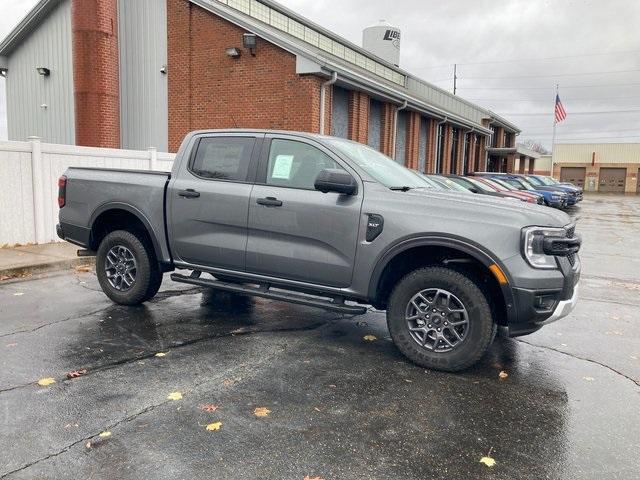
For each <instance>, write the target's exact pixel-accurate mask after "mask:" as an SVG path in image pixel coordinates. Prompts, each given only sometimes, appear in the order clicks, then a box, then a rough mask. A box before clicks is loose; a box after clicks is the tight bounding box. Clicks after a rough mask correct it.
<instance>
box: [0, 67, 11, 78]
mask: <svg viewBox="0 0 640 480" xmlns="http://www.w3.org/2000/svg"><path fill="white" fill-rule="evenodd" d="M8 74H9V69H8V68H6V67H0V77H4V78H7V75H8Z"/></svg>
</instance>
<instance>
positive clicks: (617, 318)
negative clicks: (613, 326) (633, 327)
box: [611, 316, 620, 320]
mask: <svg viewBox="0 0 640 480" xmlns="http://www.w3.org/2000/svg"><path fill="white" fill-rule="evenodd" d="M611 319H612V320H620V317H615V316H614V317H611Z"/></svg>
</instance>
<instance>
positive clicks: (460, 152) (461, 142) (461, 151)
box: [455, 129, 465, 175]
mask: <svg viewBox="0 0 640 480" xmlns="http://www.w3.org/2000/svg"><path fill="white" fill-rule="evenodd" d="M464 138H465V131H464V130H462V129H459V130H458V148H457V150H458V152H457V155H456V158H457V161H456V170H455V172H456V174H457V175H461V174H462V173H464V172H463V171H462V162H463V160H464V159H463V158H462V157H463V155H464Z"/></svg>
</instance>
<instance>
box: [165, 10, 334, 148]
mask: <svg viewBox="0 0 640 480" xmlns="http://www.w3.org/2000/svg"><path fill="white" fill-rule="evenodd" d="M167 18H168V22H167V37H168V67H169V79H168V81H169V85H168V89H169V150H170V151H176V150H177V148H178V147H179V145H180V142H181V141H182V138H183V137H184V135H185V134H186V133H188V132H189V131H191V130H196V129H201V128H233V127H238V128H273V129H285V130H298V131H306V132H318V129H319V128H320V85H321V84H322V83H323V82H325V81H326V80H325V79H322V78H320V77H316V76H311V75H310V76H300V75H298V74H296V59H295V56H294V55H292V54H290V53H288V52H286V51H284V50H282V49H280V48H279V47H276V46H275V45H273V44H270V43H268V42H266V41H265V40H263V39H260V38H258V46H257V50H256V56H255V57H253V56H251V54H250V53H249V52H248V51H247V50H245V49H243V48H242V34H243V33H246V32H245V31H244V30H243V29H241V28H239V27H237V26H235V25H233V24H232V23H229V22H227V21H226V20H223V19H222V18H220V17H218V16H216V15H214V14H212V13H210V12H207V11H206V10H204V9H202V8H200V7H198V6H196V5H193V4H191V3H190V2H189V1H188V0H167ZM228 47H238V48H239V49H240V50H241V52H242V55H241V57H240V58H238V59H233V58H230V57H228V56H227V55H226V54H225V49H226V48H228ZM326 112H328V113H327V114H326V117H325V132H326V133H328V132H329V131H330V126H331V114H330V112H331V89H330V88H328V89H327V98H326Z"/></svg>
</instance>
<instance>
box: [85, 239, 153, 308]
mask: <svg viewBox="0 0 640 480" xmlns="http://www.w3.org/2000/svg"><path fill="white" fill-rule="evenodd" d="M152 258H153V254H152V253H151V252H150V251H149V250H148V247H147V246H146V245H145V243H144V242H143V240H142V239H141V238H139V237H138V236H137V235H135V234H133V233H131V232H128V231H125V230H116V231H114V232H111V233H109V234H108V235H107V236H106V237H104V239H103V240H102V242H101V243H100V246H99V247H98V253H97V255H96V275H97V276H98V282H99V283H100V286H101V287H102V291H103V292H104V293H105V294H106V295H107V297H109V298H110V299H111V300H113V301H114V302H116V303H118V304H120V305H138V304H140V303H142V302H144V301H145V300H148V299H149V298H150V294H151V293H153V295H155V293H156V292H157V289H156V287H157V288H159V287H160V285H159V282H158V279H157V278H156V277H155V269H154V267H153V264H152ZM160 281H162V280H161V277H160ZM153 290H156V291H155V292H153ZM153 295H151V296H153Z"/></svg>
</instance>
